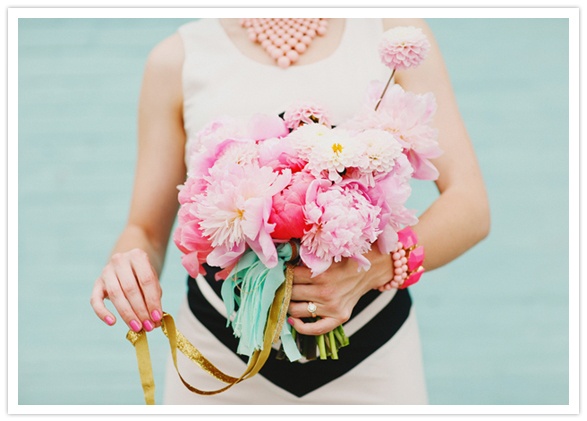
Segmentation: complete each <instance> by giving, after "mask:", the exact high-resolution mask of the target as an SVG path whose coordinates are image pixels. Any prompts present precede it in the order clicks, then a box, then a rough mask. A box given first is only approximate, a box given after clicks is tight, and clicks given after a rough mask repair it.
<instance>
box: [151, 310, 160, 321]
mask: <svg viewBox="0 0 587 421" xmlns="http://www.w3.org/2000/svg"><path fill="white" fill-rule="evenodd" d="M151 316H153V320H155V321H156V322H158V321H159V320H161V313H159V312H158V311H157V310H153V312H152V313H151Z"/></svg>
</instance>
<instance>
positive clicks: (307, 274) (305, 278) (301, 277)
mask: <svg viewBox="0 0 587 421" xmlns="http://www.w3.org/2000/svg"><path fill="white" fill-rule="evenodd" d="M293 282H294V284H311V283H315V279H312V271H311V270H310V268H307V267H305V266H296V267H295V268H294V278H293Z"/></svg>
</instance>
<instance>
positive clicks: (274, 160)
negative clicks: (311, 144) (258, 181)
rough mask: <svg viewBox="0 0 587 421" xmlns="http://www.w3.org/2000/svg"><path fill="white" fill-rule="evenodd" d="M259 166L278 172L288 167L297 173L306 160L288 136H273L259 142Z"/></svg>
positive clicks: (302, 167)
mask: <svg viewBox="0 0 587 421" xmlns="http://www.w3.org/2000/svg"><path fill="white" fill-rule="evenodd" d="M259 166H261V167H271V168H273V171H279V172H281V171H283V170H284V169H286V168H289V169H290V170H291V172H292V173H297V172H299V171H301V170H303V169H304V167H305V166H306V161H305V160H303V159H302V158H301V157H300V156H299V153H298V151H297V149H295V148H294V147H293V144H292V140H291V139H290V138H289V137H284V138H281V139H276V138H273V139H267V140H266V141H264V142H260V143H259Z"/></svg>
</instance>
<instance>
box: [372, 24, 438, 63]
mask: <svg viewBox="0 0 587 421" xmlns="http://www.w3.org/2000/svg"><path fill="white" fill-rule="evenodd" d="M429 51H430V42H429V41H428V39H427V38H426V35H424V34H423V33H422V30H421V29H420V28H415V27H413V26H410V27H405V26H398V27H396V28H393V29H390V30H389V31H386V32H385V33H384V34H383V37H382V38H381V42H380V43H379V57H380V58H381V61H382V62H383V64H385V65H386V66H387V67H389V68H390V69H395V70H404V69H409V68H410V67H411V68H414V67H417V66H418V65H420V63H422V62H423V61H424V59H426V57H427V56H428V52H429Z"/></svg>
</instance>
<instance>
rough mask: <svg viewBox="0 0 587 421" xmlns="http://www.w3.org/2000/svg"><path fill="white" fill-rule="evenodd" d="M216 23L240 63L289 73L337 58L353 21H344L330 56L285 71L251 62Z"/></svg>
mask: <svg viewBox="0 0 587 421" xmlns="http://www.w3.org/2000/svg"><path fill="white" fill-rule="evenodd" d="M213 20H214V21H215V22H216V26H217V27H218V29H219V30H220V32H221V34H222V38H223V39H224V42H226V43H227V44H229V46H230V48H231V49H232V50H233V51H234V52H235V53H236V54H237V55H238V56H239V57H240V58H241V60H242V61H247V62H250V63H252V65H253V66H257V67H259V68H267V69H272V68H275V69H278V70H280V71H284V70H285V71H291V70H290V69H296V68H297V69H304V68H310V67H312V66H319V65H323V63H328V62H329V61H331V60H333V59H334V58H335V57H336V56H338V55H339V54H340V52H341V50H343V46H344V45H346V43H347V42H346V41H347V39H348V37H349V28H348V26H349V24H350V22H351V21H352V20H353V19H346V18H345V21H344V27H343V30H342V36H341V38H340V42H339V43H338V46H337V47H336V49H335V50H334V51H333V52H332V54H330V55H329V56H328V57H325V58H323V59H321V60H318V61H315V62H313V63H309V64H303V65H300V66H298V65H295V64H294V65H292V66H289V67H288V68H287V69H282V68H280V67H279V66H277V65H276V64H275V65H274V64H265V63H261V62H258V61H257V60H253V59H252V58H250V57H248V56H247V55H245V54H244V53H243V52H242V51H241V50H240V49H239V48H238V47H237V46H236V45H235V44H234V43H233V42H232V40H231V39H230V37H229V36H228V34H227V33H226V30H225V29H224V27H223V26H222V24H221V23H220V19H218V18H216V19H213Z"/></svg>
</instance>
